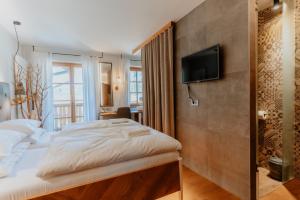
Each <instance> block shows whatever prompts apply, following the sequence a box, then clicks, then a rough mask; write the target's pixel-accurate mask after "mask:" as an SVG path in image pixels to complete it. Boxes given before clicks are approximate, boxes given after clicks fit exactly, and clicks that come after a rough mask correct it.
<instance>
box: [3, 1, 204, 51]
mask: <svg viewBox="0 0 300 200" xmlns="http://www.w3.org/2000/svg"><path fill="white" fill-rule="evenodd" d="M203 1H205V0H0V3H1V7H0V24H1V25H2V26H3V27H4V28H6V29H7V30H8V31H9V32H10V33H11V34H14V29H13V24H12V22H13V20H19V21H21V22H22V25H21V26H20V27H18V31H19V35H20V40H21V42H22V43H23V44H27V45H35V46H41V47H49V48H51V47H52V48H62V49H70V50H80V51H103V52H109V53H120V52H127V53H130V52H131V50H132V49H133V48H135V47H136V46H137V45H139V44H140V43H142V42H143V41H144V40H145V39H147V38H148V37H149V36H150V35H151V34H153V33H154V32H156V31H158V30H159V29H160V28H161V27H162V26H163V25H165V24H166V23H167V22H168V21H171V20H172V21H177V20H179V19H180V18H182V17H183V16H185V15H186V14H187V13H189V12H190V11H191V10H192V9H193V8H195V7H196V6H198V5H199V4H200V3H202V2H203Z"/></svg>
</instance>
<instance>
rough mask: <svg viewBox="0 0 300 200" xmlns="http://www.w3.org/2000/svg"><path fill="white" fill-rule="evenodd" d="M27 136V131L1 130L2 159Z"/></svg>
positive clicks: (0, 150)
mask: <svg viewBox="0 0 300 200" xmlns="http://www.w3.org/2000/svg"><path fill="white" fill-rule="evenodd" d="M26 136H27V135H26V134H25V133H21V132H17V131H12V130H0V159H1V158H2V157H4V156H8V155H9V154H10V153H11V151H12V149H13V147H14V146H15V145H16V144H18V143H20V142H21V141H22V140H23V139H24V138H25V137H26Z"/></svg>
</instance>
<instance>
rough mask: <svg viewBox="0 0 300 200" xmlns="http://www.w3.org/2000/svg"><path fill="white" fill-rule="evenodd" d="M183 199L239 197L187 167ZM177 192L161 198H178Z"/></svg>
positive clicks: (212, 199)
mask: <svg viewBox="0 0 300 200" xmlns="http://www.w3.org/2000/svg"><path fill="white" fill-rule="evenodd" d="M183 191H184V192H183V199H184V200H223V199H224V200H225V199H226V200H237V199H238V198H237V197H235V196H233V195H232V194H230V193H229V192H227V191H225V190H223V189H222V188H220V187H219V186H217V185H216V184H214V183H212V182H210V181H208V180H207V179H205V178H203V177H201V176H199V175H197V174H196V173H194V172H192V171H191V170H189V169H187V168H185V167H184V168H183ZM178 197H179V194H178V193H175V194H172V195H169V196H166V197H164V198H160V199H159V200H178V199H179V198H178Z"/></svg>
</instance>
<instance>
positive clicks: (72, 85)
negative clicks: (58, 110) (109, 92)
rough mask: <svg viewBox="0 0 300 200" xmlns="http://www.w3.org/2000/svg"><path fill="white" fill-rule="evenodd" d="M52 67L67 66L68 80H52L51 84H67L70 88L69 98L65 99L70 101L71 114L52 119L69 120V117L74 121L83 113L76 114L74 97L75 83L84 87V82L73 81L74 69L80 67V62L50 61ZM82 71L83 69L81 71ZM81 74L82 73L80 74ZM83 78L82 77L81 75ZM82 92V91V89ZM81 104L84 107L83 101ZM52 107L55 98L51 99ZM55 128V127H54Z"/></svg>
mask: <svg viewBox="0 0 300 200" xmlns="http://www.w3.org/2000/svg"><path fill="white" fill-rule="evenodd" d="M52 66H53V68H54V67H66V68H68V75H69V82H67V83H56V82H52V85H68V86H69V87H70V88H69V89H70V100H65V101H67V102H69V101H70V106H71V116H68V115H67V116H65V117H57V116H54V120H69V119H71V122H72V123H74V122H76V120H77V118H84V115H83V116H81V115H78V116H77V114H76V98H75V85H82V87H84V82H83V81H82V83H75V81H74V79H75V78H74V69H75V68H82V65H81V64H78V63H64V62H53V63H52ZM82 70H83V69H82ZM82 73H83V71H82ZM82 76H83V74H82ZM82 78H83V77H82ZM82 92H84V91H82ZM82 101H84V99H82ZM82 104H83V109H84V102H83V103H82ZM53 107H55V100H54V99H53ZM83 113H84V110H83ZM54 128H57V127H54Z"/></svg>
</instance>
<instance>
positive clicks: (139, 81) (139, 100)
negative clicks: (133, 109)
mask: <svg viewBox="0 0 300 200" xmlns="http://www.w3.org/2000/svg"><path fill="white" fill-rule="evenodd" d="M128 97H129V104H130V105H142V104H143V77H142V71H141V68H140V67H130V71H129V94H128Z"/></svg>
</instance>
